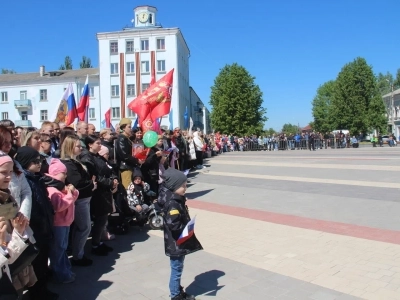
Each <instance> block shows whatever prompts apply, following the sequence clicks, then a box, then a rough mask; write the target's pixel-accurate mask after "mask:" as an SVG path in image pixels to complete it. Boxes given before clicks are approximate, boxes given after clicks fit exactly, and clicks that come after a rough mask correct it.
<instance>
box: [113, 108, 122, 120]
mask: <svg viewBox="0 0 400 300" xmlns="http://www.w3.org/2000/svg"><path fill="white" fill-rule="evenodd" d="M112 118H113V119H119V118H121V113H120V109H119V107H113V108H112Z"/></svg>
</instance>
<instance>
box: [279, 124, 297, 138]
mask: <svg viewBox="0 0 400 300" xmlns="http://www.w3.org/2000/svg"><path fill="white" fill-rule="evenodd" d="M281 132H282V133H286V135H290V134H293V135H295V134H296V133H297V132H299V127H298V126H297V125H293V124H290V123H286V124H284V125H283V126H282V130H281Z"/></svg>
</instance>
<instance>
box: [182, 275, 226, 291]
mask: <svg viewBox="0 0 400 300" xmlns="http://www.w3.org/2000/svg"><path fill="white" fill-rule="evenodd" d="M224 275H225V272H223V271H220V270H211V271H207V272H204V273H201V274H199V275H197V276H196V277H195V278H194V281H193V282H192V283H191V284H190V285H189V286H188V287H187V288H186V292H187V293H188V294H191V295H196V296H197V295H203V294H204V295H206V296H216V295H217V292H218V291H219V290H220V289H222V288H223V287H224V285H221V286H219V285H218V278H220V277H222V276H224Z"/></svg>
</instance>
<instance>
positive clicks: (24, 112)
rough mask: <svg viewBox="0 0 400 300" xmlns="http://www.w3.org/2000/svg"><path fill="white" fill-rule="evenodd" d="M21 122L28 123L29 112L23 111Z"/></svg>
mask: <svg viewBox="0 0 400 300" xmlns="http://www.w3.org/2000/svg"><path fill="white" fill-rule="evenodd" d="M21 120H24V121H27V120H28V112H27V111H21Z"/></svg>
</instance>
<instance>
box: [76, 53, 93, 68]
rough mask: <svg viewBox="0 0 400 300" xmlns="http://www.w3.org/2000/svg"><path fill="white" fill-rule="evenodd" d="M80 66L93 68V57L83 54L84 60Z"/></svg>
mask: <svg viewBox="0 0 400 300" xmlns="http://www.w3.org/2000/svg"><path fill="white" fill-rule="evenodd" d="M79 67H80V68H81V69H86V68H93V66H92V61H91V59H90V58H89V57H86V56H82V61H81V62H80V64H79Z"/></svg>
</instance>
